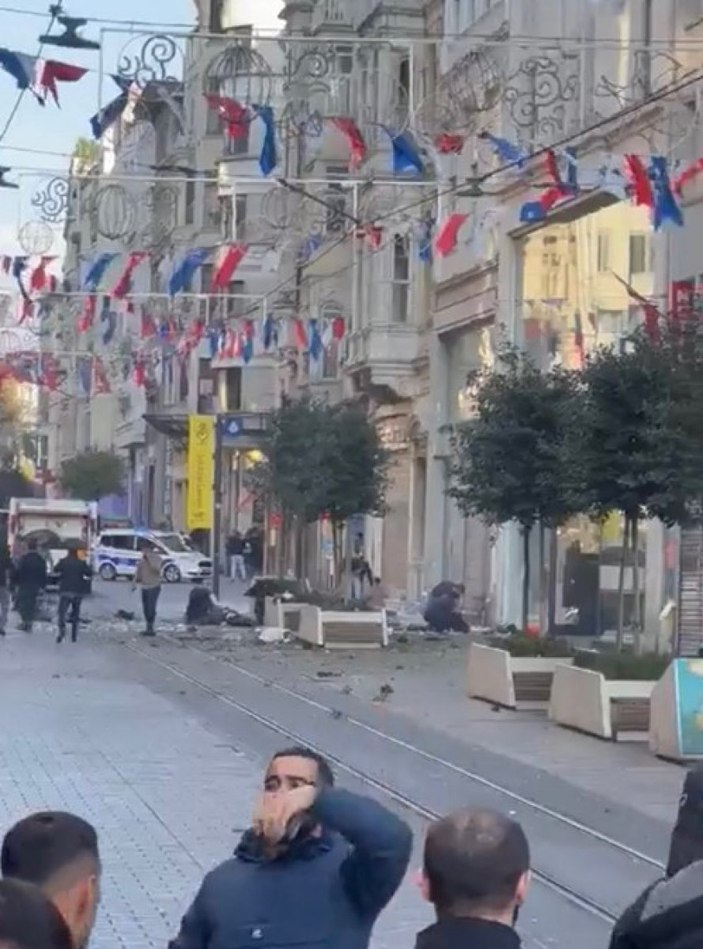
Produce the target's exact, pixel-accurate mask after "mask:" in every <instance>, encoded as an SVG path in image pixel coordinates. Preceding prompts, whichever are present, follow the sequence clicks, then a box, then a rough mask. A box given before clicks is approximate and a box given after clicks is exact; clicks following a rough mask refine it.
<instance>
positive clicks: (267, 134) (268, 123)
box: [253, 105, 278, 177]
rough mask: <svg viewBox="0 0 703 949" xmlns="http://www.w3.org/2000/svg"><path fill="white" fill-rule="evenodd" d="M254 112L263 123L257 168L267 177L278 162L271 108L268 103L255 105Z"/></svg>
mask: <svg viewBox="0 0 703 949" xmlns="http://www.w3.org/2000/svg"><path fill="white" fill-rule="evenodd" d="M253 109H254V112H255V113H256V114H257V115H258V116H259V118H260V119H261V121H262V122H263V123H264V141H263V145H262V146H261V154H260V155H259V168H260V169H261V173H262V175H264V177H268V176H269V175H270V174H271V172H272V171H273V170H274V168H275V167H276V165H277V164H278V153H277V149H276V125H275V120H274V115H273V109H272V108H271V106H270V105H255V106H253Z"/></svg>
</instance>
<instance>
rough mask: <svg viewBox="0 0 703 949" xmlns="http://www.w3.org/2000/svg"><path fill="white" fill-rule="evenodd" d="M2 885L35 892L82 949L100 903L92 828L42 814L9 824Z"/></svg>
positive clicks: (67, 818) (56, 813)
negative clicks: (11, 884) (11, 882)
mask: <svg viewBox="0 0 703 949" xmlns="http://www.w3.org/2000/svg"><path fill="white" fill-rule="evenodd" d="M0 865H1V867H2V876H3V879H4V880H20V881H22V882H23V883H32V884H34V885H35V886H37V887H39V888H40V889H41V890H42V892H43V894H44V896H46V897H47V898H48V899H50V900H51V902H52V903H53V904H54V906H55V907H56V909H57V910H58V911H59V913H60V914H61V916H62V917H63V919H64V920H65V923H66V925H67V926H68V928H69V930H70V932H71V936H72V938H73V947H74V949H85V947H86V946H87V945H88V941H89V939H90V934H91V932H92V929H93V925H94V923H95V917H96V914H97V909H98V904H99V902H100V874H101V866H100V854H99V851H98V835H97V834H96V832H95V828H94V827H93V826H92V824H89V823H88V821H86V820H83V818H82V817H77V816H76V815H75V814H67V813H64V812H62V811H44V812H40V813H38V814H32V815H31V816H30V817H25V818H24V820H21V821H19V823H17V824H15V826H14V827H12V828H11V829H10V830H9V831H8V832H7V834H6V835H5V839H4V840H3V843H2V853H1V855H0Z"/></svg>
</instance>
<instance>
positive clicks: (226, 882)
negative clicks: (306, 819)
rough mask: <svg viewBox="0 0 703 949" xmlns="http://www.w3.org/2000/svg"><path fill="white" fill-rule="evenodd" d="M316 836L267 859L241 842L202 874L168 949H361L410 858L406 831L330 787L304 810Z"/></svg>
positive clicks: (246, 840)
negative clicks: (228, 856) (317, 825)
mask: <svg viewBox="0 0 703 949" xmlns="http://www.w3.org/2000/svg"><path fill="white" fill-rule="evenodd" d="M312 814H313V816H314V818H315V819H316V820H318V821H319V822H320V824H321V825H322V827H323V828H324V831H323V834H322V836H321V837H308V838H305V839H301V840H299V841H297V842H294V844H293V845H292V846H291V849H290V851H289V852H288V853H287V854H286V855H285V856H283V857H281V858H279V859H277V860H275V861H268V862H267V861H266V860H265V859H264V858H263V856H262V855H261V853H260V848H259V846H258V840H257V838H255V837H254V836H253V835H252V834H251V832H249V833H247V834H245V835H244V837H243V838H242V840H241V842H240V844H239V846H238V847H237V850H236V851H235V855H234V857H233V858H232V859H230V860H227V861H225V863H222V864H220V866H219V867H217V868H216V869H215V870H213V871H212V872H211V873H209V874H208V875H207V876H206V877H205V880H204V881H203V884H202V886H201V887H200V890H199V892H198V894H197V896H196V897H195V901H194V903H193V905H192V906H191V907H190V909H189V910H188V912H187V913H186V915H185V916H184V918H183V922H182V923H181V931H180V934H179V935H178V937H177V938H176V939H175V940H174V941H173V942H172V943H171V944H170V949H270V947H274V946H275V947H276V949H285V947H288V946H291V947H292V946H295V947H296V949H310V947H313V946H314V947H315V949H366V946H367V945H368V943H369V938H370V936H371V929H372V927H373V924H374V922H375V920H376V917H377V916H378V914H379V913H380V912H381V910H382V909H383V908H384V906H385V905H386V904H387V903H388V901H389V900H390V899H391V897H392V896H393V894H394V893H395V891H396V890H397V889H398V886H399V885H400V883H401V881H402V879H403V877H404V875H405V871H406V869H407V866H408V861H409V860H410V851H411V846H412V835H411V833H410V829H409V828H408V826H407V825H406V824H405V823H403V821H401V820H400V819H399V818H398V817H396V816H395V815H394V814H391V813H390V812H389V811H387V810H385V808H383V807H381V805H380V804H377V803H376V802H375V801H372V800H369V799H368V798H364V797H359V796H358V795H356V794H351V793H350V792H349V791H344V790H339V789H337V788H334V789H327V790H323V791H321V792H320V794H319V795H318V798H317V801H316V802H315V805H314V807H313V810H312Z"/></svg>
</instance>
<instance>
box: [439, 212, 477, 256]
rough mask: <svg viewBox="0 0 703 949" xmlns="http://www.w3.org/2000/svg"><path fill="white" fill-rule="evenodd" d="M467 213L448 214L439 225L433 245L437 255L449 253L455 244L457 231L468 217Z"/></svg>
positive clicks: (457, 236)
mask: <svg viewBox="0 0 703 949" xmlns="http://www.w3.org/2000/svg"><path fill="white" fill-rule="evenodd" d="M468 217H469V215H468V214H450V215H449V217H448V218H447V220H446V221H445V222H444V223H443V224H442V225H440V228H439V231H438V232H437V237H436V238H435V242H434V247H435V251H436V252H437V255H438V256H439V257H446V256H447V254H451V252H452V251H453V250H454V248H455V247H456V244H457V240H458V238H459V231H460V230H461V228H462V227H463V226H464V224H465V223H466V221H467V219H468Z"/></svg>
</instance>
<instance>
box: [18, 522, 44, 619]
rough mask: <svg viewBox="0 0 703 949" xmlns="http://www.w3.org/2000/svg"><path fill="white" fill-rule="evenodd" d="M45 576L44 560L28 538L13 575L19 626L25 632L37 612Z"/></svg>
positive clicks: (32, 541) (34, 542)
mask: <svg viewBox="0 0 703 949" xmlns="http://www.w3.org/2000/svg"><path fill="white" fill-rule="evenodd" d="M46 578H47V567H46V560H45V559H44V557H42V555H41V554H40V553H39V551H38V550H37V542H36V541H35V540H29V541H28V543H27V553H26V554H24V555H23V556H22V557H21V559H20V561H19V563H18V564H17V566H16V567H15V571H14V577H13V580H14V584H15V587H16V588H17V600H16V605H17V612H18V613H19V614H20V620H21V624H20V626H21V628H22V629H23V630H24V631H25V633H31V632H32V626H33V625H34V619H35V617H36V613H37V600H38V598H39V594H40V593H41V591H42V590H43V589H44V587H45V586H46Z"/></svg>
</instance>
